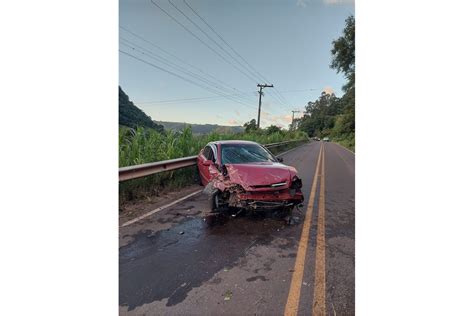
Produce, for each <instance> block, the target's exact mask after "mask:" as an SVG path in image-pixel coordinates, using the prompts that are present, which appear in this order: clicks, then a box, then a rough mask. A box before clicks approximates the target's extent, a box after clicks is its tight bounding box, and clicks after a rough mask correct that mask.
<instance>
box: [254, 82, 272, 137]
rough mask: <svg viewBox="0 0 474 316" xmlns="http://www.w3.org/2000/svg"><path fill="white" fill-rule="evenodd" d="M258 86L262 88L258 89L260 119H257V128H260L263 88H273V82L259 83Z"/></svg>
mask: <svg viewBox="0 0 474 316" xmlns="http://www.w3.org/2000/svg"><path fill="white" fill-rule="evenodd" d="M257 87H259V88H260V90H259V91H258V94H259V96H258V121H257V128H260V109H261V108H262V94H263V92H262V89H263V88H273V84H270V85H268V84H266V83H265V84H257Z"/></svg>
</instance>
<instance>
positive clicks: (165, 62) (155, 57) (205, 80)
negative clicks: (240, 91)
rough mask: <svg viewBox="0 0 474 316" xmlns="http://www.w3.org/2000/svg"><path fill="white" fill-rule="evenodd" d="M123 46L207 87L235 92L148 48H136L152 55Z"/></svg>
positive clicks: (130, 46)
mask: <svg viewBox="0 0 474 316" xmlns="http://www.w3.org/2000/svg"><path fill="white" fill-rule="evenodd" d="M120 39H121V40H122V41H127V42H129V43H132V44H133V45H136V44H135V43H133V42H131V41H129V40H127V39H124V38H120ZM122 44H123V45H125V46H127V47H129V48H131V49H133V50H136V51H138V52H140V53H141V54H143V55H146V56H148V57H150V58H152V59H155V60H157V61H159V62H161V63H163V64H165V65H167V66H168V67H170V68H172V69H174V70H178V71H181V72H183V73H185V74H187V75H188V76H191V77H193V78H195V79H197V80H200V81H202V82H204V83H205V84H207V85H209V86H211V87H213V88H217V89H221V90H228V91H231V92H233V91H232V89H228V88H225V87H223V86H221V85H220V84H218V83H214V82H212V81H210V80H208V79H206V78H204V77H202V76H200V75H198V74H196V73H193V72H191V71H189V70H187V69H186V68H184V67H181V66H179V65H177V64H175V63H173V62H171V61H169V60H167V59H166V58H164V57H161V56H158V55H156V54H153V52H150V51H149V50H147V49H146V48H143V47H140V46H139V45H136V47H139V48H141V49H144V50H145V51H148V52H150V53H151V55H150V54H146V53H144V52H143V51H140V50H139V49H137V48H136V47H134V46H132V45H128V44H126V43H123V42H122ZM226 93H229V92H226ZM234 98H236V99H237V98H238V99H241V101H243V102H246V100H245V99H244V98H243V97H242V96H236V97H234Z"/></svg>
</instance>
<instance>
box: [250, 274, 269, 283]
mask: <svg viewBox="0 0 474 316" xmlns="http://www.w3.org/2000/svg"><path fill="white" fill-rule="evenodd" d="M257 280H261V281H268V279H267V278H266V277H265V276H263V275H257V276H254V277H251V278H248V279H247V282H253V281H257Z"/></svg>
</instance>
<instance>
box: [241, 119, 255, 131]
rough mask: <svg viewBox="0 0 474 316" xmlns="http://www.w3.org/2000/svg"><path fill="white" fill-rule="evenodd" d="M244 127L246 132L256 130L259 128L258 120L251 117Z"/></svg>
mask: <svg viewBox="0 0 474 316" xmlns="http://www.w3.org/2000/svg"><path fill="white" fill-rule="evenodd" d="M244 127H245V132H246V133H249V132H252V131H256V130H257V121H255V119H251V120H250V121H249V122H247V123H245V124H244Z"/></svg>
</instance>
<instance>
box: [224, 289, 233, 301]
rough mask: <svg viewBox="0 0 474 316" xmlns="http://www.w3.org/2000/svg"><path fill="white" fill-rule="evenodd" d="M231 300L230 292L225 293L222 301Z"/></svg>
mask: <svg viewBox="0 0 474 316" xmlns="http://www.w3.org/2000/svg"><path fill="white" fill-rule="evenodd" d="M231 298H232V291H227V292H225V294H224V301H230V299H231Z"/></svg>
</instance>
